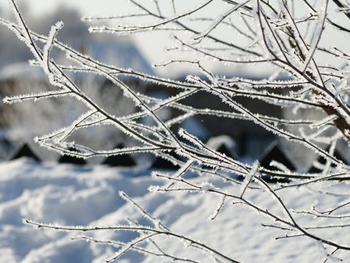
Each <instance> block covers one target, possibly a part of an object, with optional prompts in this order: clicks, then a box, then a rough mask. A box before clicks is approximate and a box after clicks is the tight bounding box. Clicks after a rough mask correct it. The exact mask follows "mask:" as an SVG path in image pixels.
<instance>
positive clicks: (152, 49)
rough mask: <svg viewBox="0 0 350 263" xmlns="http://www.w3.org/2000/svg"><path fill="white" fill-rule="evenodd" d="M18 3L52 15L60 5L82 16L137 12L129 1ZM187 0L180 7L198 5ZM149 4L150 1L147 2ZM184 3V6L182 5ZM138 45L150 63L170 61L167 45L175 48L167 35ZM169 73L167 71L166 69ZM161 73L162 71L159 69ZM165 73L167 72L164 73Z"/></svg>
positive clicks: (141, 39) (5, 0) (5, 1)
mask: <svg viewBox="0 0 350 263" xmlns="http://www.w3.org/2000/svg"><path fill="white" fill-rule="evenodd" d="M15 1H16V3H21V2H22V4H23V3H24V5H25V6H26V7H27V8H28V9H29V10H30V11H31V12H33V13H37V14H43V13H45V12H47V13H50V12H51V11H53V10H54V9H55V8H57V6H59V5H65V6H71V7H74V8H76V9H77V10H79V11H80V13H81V14H82V15H87V16H88V15H91V16H106V15H116V14H121V13H123V14H128V13H132V12H135V6H133V5H131V4H130V3H129V2H128V1H127V0H30V2H29V1H28V0H15ZM186 1H187V0H179V1H178V2H179V3H180V4H179V6H182V7H185V8H189V7H190V6H191V5H193V4H195V3H196V2H197V3H198V0H191V1H192V2H191V4H190V3H189V2H187V4H186ZM9 2H10V0H0V8H2V7H5V9H8V8H6V6H7V7H9ZM147 2H148V1H147ZM181 2H183V5H182V4H181ZM134 39H135V42H136V45H137V46H138V48H139V49H140V50H141V52H142V53H143V54H144V56H145V57H146V59H148V60H149V61H150V63H152V64H153V63H156V64H157V63H158V64H159V63H163V62H166V61H168V59H167V55H168V54H166V52H165V47H166V45H165V43H167V46H173V44H172V42H171V41H170V37H169V34H168V33H167V34H166V35H165V37H164V35H163V37H157V36H156V35H153V37H145V36H144V35H143V36H142V35H141V36H139V35H138V36H136V37H135V38H134ZM164 70H165V71H167V70H166V69H164ZM158 71H159V72H160V73H161V71H162V70H161V69H158ZM164 73H165V72H164Z"/></svg>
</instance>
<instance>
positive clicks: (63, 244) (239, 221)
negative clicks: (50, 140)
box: [0, 158, 350, 263]
mask: <svg viewBox="0 0 350 263" xmlns="http://www.w3.org/2000/svg"><path fill="white" fill-rule="evenodd" d="M150 173H151V171H150V170H144V169H142V168H141V167H138V166H136V167H134V168H111V167H106V166H102V165H94V166H88V165H87V166H74V165H70V164H57V163H50V162H48V163H37V162H35V161H32V160H30V159H26V158H21V159H18V160H14V161H11V162H4V163H1V164H0V174H1V175H0V263H9V262H21V263H34V262H35V263H63V262H64V263H73V262H74V263H77V262H93V263H97V262H105V260H106V259H108V258H110V257H111V256H113V254H114V253H115V251H116V248H115V247H113V246H108V245H105V244H98V243H94V242H86V241H85V240H81V239H82V236H87V235H89V236H92V237H95V238H96V239H99V240H117V241H124V242H127V241H129V240H130V239H132V238H135V235H136V234H134V233H128V232H121V231H119V232H117V231H106V232H94V233H79V232H70V233H68V232H63V231H54V230H43V229H38V228H35V227H32V226H29V225H26V224H23V218H28V219H31V220H34V221H37V222H44V223H52V224H57V225H74V226H78V225H89V226H106V225H118V224H122V223H125V219H127V218H129V219H130V220H134V221H136V220H137V221H138V222H139V223H140V224H143V225H146V224H148V221H147V219H146V218H145V217H143V216H142V215H141V214H140V213H139V212H138V211H137V210H136V209H135V208H134V207H133V206H132V205H130V204H129V203H126V202H125V201H124V199H122V198H121V197H120V196H119V194H118V193H119V191H124V192H125V193H126V194H127V195H129V196H131V197H132V198H133V200H135V201H136V202H137V203H138V204H139V205H141V206H142V207H143V208H144V209H145V210H147V211H148V212H150V213H151V214H152V215H153V216H155V217H157V218H159V219H160V220H161V221H162V223H163V224H165V225H166V226H168V227H169V228H170V229H172V230H173V231H175V232H177V233H180V234H184V235H186V236H189V237H191V238H193V239H195V240H200V241H201V242H203V243H206V244H208V245H210V246H212V247H214V248H215V249H217V250H219V251H221V252H222V253H224V254H226V255H228V256H230V257H232V258H233V259H235V260H237V261H239V262H305V263H309V262H320V263H321V262H324V260H325V259H326V253H325V252H324V251H323V250H322V248H320V247H319V246H318V245H317V244H316V242H314V241H312V240H310V239H308V238H304V237H294V238H290V239H284V238H282V239H275V237H282V236H284V235H285V234H286V233H284V232H283V231H281V230H278V229H271V228H264V227H262V226H261V223H266V224H271V223H273V222H272V221H271V220H270V219H269V218H264V217H261V215H259V214H257V213H256V212H255V211H252V210H250V209H247V208H244V207H242V206H239V205H230V204H226V205H225V206H224V207H223V209H222V211H221V212H220V213H219V215H218V216H217V217H216V218H215V219H214V220H211V217H212V216H213V214H215V210H216V208H217V206H218V203H219V201H220V200H219V199H218V198H216V196H215V195H209V194H203V193H186V192H181V193H166V194H161V193H153V192H149V191H148V188H149V187H150V186H151V185H161V184H162V181H161V180H160V179H158V178H153V177H150ZM192 180H193V181H196V180H204V181H210V182H211V183H213V184H215V185H216V186H220V187H221V188H222V189H224V190H227V191H239V186H237V189H236V188H235V187H232V186H230V188H229V189H228V188H227V187H228V186H226V184H225V183H224V182H221V181H220V180H218V179H213V178H209V177H208V178H200V179H199V178H193V179H192ZM226 188H227V189H226ZM341 190H342V189H339V191H341ZM343 190H344V192H346V191H348V190H346V189H343ZM290 191H294V192H295V191H296V190H295V189H293V190H290ZM299 191H300V195H299V196H298V199H297V200H289V201H287V205H289V206H291V207H293V208H295V209H304V208H305V209H306V208H309V206H310V202H311V203H312V202H316V200H317V201H318V203H322V202H328V201H327V200H323V199H320V196H318V193H316V192H312V191H307V190H305V189H303V188H300V189H299ZM247 194H248V195H250V197H249V198H250V199H251V200H252V201H253V202H256V203H257V204H259V205H261V206H266V207H267V208H268V209H275V207H274V206H275V200H273V199H272V198H268V197H267V196H265V195H264V193H260V192H258V191H254V190H251V191H249V192H248V193H247ZM289 194H290V196H292V193H291V192H290V193H289V192H288V191H285V192H283V196H284V198H285V199H286V200H288V195H289ZM293 195H294V196H295V194H293ZM310 200H311V201H310ZM341 200H342V197H341V195H339V199H337V201H341ZM333 201H334V200H333ZM328 205H331V204H328ZM305 206H307V207H305ZM298 220H300V222H302V223H304V225H307V224H308V222H309V221H308V220H313V219H312V218H311V217H310V218H309V217H306V216H300V218H299V219H298ZM310 223H311V221H310ZM326 236H327V238H329V239H336V240H341V241H343V242H345V243H347V244H349V242H350V232H348V231H344V230H342V229H332V231H329V230H328V232H327V233H326ZM72 238H74V239H76V238H77V240H72ZM156 240H158V244H159V245H161V246H162V248H163V249H164V251H166V252H167V253H170V254H174V255H177V256H181V257H189V258H192V259H195V260H198V261H199V262H212V258H211V257H210V255H208V254H205V253H203V252H201V251H198V250H196V249H194V248H192V247H190V246H189V244H186V243H185V242H181V241H178V240H173V239H171V238H168V237H164V238H162V239H156ZM150 245H151V244H150ZM342 256H343V259H344V261H343V262H350V255H348V257H347V256H346V254H343V255H342ZM118 262H123V263H126V262H133V263H134V262H170V260H169V259H168V258H163V259H162V258H154V257H150V256H146V255H144V254H141V253H138V252H128V253H126V254H125V255H124V256H123V257H121V258H120V259H119V261H118ZM224 262H225V261H224ZM327 262H337V261H336V260H334V259H331V258H329V259H328V261H327Z"/></svg>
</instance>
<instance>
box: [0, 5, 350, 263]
mask: <svg viewBox="0 0 350 263" xmlns="http://www.w3.org/2000/svg"><path fill="white" fill-rule="evenodd" d="M11 2H12V5H13V7H14V13H15V15H16V19H17V20H16V22H10V21H8V20H4V19H2V20H0V22H1V23H2V24H3V25H5V26H7V27H8V28H10V29H11V30H13V32H14V33H15V34H16V35H17V36H18V38H19V39H21V40H22V41H24V42H25V43H26V45H27V46H28V48H29V49H30V50H31V51H32V53H33V55H34V59H33V61H32V64H33V65H34V66H39V67H42V68H43V69H44V71H45V73H46V75H47V77H48V79H49V81H50V82H51V84H52V85H53V86H55V87H56V89H55V90H52V91H49V92H45V93H37V94H28V95H20V96H17V97H10V98H5V100H4V101H5V102H7V103H13V102H20V101H24V100H38V99H46V98H52V97H61V96H72V97H74V98H75V99H77V100H80V101H82V102H84V103H85V106H86V108H87V110H86V112H85V113H84V114H82V115H81V116H80V117H79V118H78V119H76V120H75V121H73V122H72V123H71V125H69V126H67V127H64V128H61V129H59V130H57V131H55V132H52V133H50V134H48V135H43V136H40V137H37V138H36V142H37V143H39V144H40V145H41V146H45V147H48V148H50V149H53V150H56V151H58V152H60V153H63V154H70V155H74V156H77V157H81V158H90V157H93V156H105V155H120V154H127V153H139V152H144V153H146V152H147V153H152V154H154V155H159V156H160V157H162V158H165V159H167V160H170V161H171V162H173V163H174V164H176V165H178V167H180V168H179V169H178V170H177V171H176V172H174V173H172V174H169V173H162V172H154V174H153V175H154V176H157V177H160V178H163V179H165V180H166V182H167V183H166V184H165V185H164V186H159V187H155V188H153V190H154V191H156V192H173V191H175V192H176V191H192V192H205V193H206V194H208V195H215V196H220V197H221V198H222V199H221V200H222V202H221V203H220V205H219V207H218V209H217V211H216V213H220V209H221V207H222V206H223V205H224V204H233V205H244V206H248V207H251V208H253V209H254V210H255V211H257V212H258V213H261V214H264V215H266V216H267V217H269V218H270V219H271V222H272V223H271V224H265V225H263V227H267V228H269V227H270V228H274V229H275V228H277V229H280V230H281V232H282V233H285V232H287V234H285V238H292V237H302V238H309V239H313V240H315V241H317V242H319V243H320V244H322V245H323V246H324V247H325V249H326V250H327V253H328V255H335V254H337V255H338V254H339V256H340V257H344V258H346V256H348V253H349V251H350V244H343V243H341V242H340V241H338V240H333V239H329V238H328V237H327V235H326V234H325V232H324V229H327V230H328V231H334V229H343V231H346V230H344V229H345V228H347V227H348V223H347V220H348V218H349V212H348V208H349V204H350V202H349V195H347V194H345V193H344V198H343V199H342V201H339V199H337V198H338V197H337V195H336V194H335V193H334V192H332V190H331V188H329V187H330V186H332V185H333V184H334V183H336V184H337V185H343V184H346V183H347V181H348V180H349V166H348V165H347V164H345V163H344V162H343V161H342V160H341V159H339V157H338V156H336V154H335V149H336V147H337V146H338V145H339V144H344V143H345V144H346V145H347V144H348V143H349V142H350V108H349V104H348V101H349V98H348V96H349V92H348V91H349V88H348V78H349V72H348V62H349V56H350V55H349V53H348V50H346V48H348V47H347V46H346V43H347V41H333V40H338V39H346V38H347V37H348V36H349V30H350V27H347V23H348V22H349V18H350V15H349V13H348V11H349V6H348V5H347V4H345V3H343V2H345V1H336V0H323V1H316V2H317V3H315V4H314V3H313V2H314V1H308V0H300V1H284V0H276V1H263V0H252V1H249V0H248V1H231V0H217V1H214V0H208V1H200V3H198V2H197V1H195V3H191V4H190V5H188V6H187V5H183V4H181V3H180V1H176V0H172V1H167V5H166V6H165V5H163V4H161V3H160V2H159V1H157V0H153V1H149V2H148V3H147V4H146V3H143V1H136V0H129V2H130V3H131V4H132V5H134V6H135V7H137V8H138V9H137V10H138V11H137V12H135V13H133V14H131V15H130V14H123V13H121V14H117V15H116V16H114V17H95V18H93V17H89V18H86V20H88V21H91V20H97V19H98V20H101V21H106V23H107V22H111V21H112V22H113V23H112V24H114V25H116V26H110V25H108V24H106V26H99V27H92V28H91V29H90V30H91V31H92V32H107V33H113V34H119V35H129V34H136V35H137V34H144V33H149V34H152V33H157V32H169V31H171V32H173V41H174V43H175V45H176V47H175V49H176V50H180V51H181V52H180V53H176V54H178V57H174V58H172V59H170V60H169V61H166V62H164V63H163V64H161V65H158V66H160V67H172V66H173V65H175V64H179V65H180V66H185V65H192V66H194V67H196V69H197V70H198V71H199V72H200V74H198V75H204V76H205V78H202V77H198V76H191V75H190V76H188V77H187V79H186V80H185V81H176V80H169V79H166V78H161V77H157V76H152V75H147V74H145V73H142V72H137V71H134V70H133V69H123V68H118V67H115V66H113V65H107V64H104V63H103V62H100V61H96V60H94V59H93V58H92V57H89V56H87V55H85V54H81V53H79V52H78V51H76V50H74V49H72V48H70V47H69V46H67V45H65V44H64V43H61V42H59V41H58V40H57V39H56V36H57V35H58V34H59V31H60V30H61V29H62V27H63V24H62V23H61V22H58V23H57V24H56V25H54V26H53V27H52V29H51V32H50V34H49V35H48V36H43V35H39V34H37V33H35V32H33V31H31V29H30V28H28V27H27V25H26V23H25V21H24V19H23V17H22V16H21V13H20V11H19V10H18V9H17V7H16V5H15V3H14V1H13V0H12V1H11ZM213 6H215V7H217V6H220V8H221V9H220V8H219V10H218V9H215V8H213ZM208 10H209V11H208ZM214 10H218V12H217V13H216V11H214ZM133 21H134V22H133ZM222 32H224V34H223V33H222ZM344 44H345V45H344ZM42 46H43V47H42ZM53 49H58V50H60V51H61V52H64V53H66V56H67V57H68V58H69V59H70V60H71V61H72V65H61V64H58V63H56V62H55V57H54V56H52V55H51V51H52V50H53ZM188 51H190V52H192V53H194V54H192V55H191V56H190V57H191V58H190V59H189V58H188V56H187V55H185V56H184V55H183V52H188ZM176 54H175V55H176ZM186 54H187V53H186ZM208 61H209V63H208ZM213 65H214V66H223V65H225V66H226V67H231V66H232V68H235V67H236V66H237V65H239V66H240V68H241V71H243V72H245V71H251V70H252V68H255V69H260V70H261V69H266V68H267V69H271V71H269V72H273V73H269V74H268V75H267V76H266V77H264V78H260V79H256V78H255V77H249V74H245V76H248V77H240V76H234V77H232V76H216V75H215V74H214V73H213ZM236 68H237V67H236ZM67 72H73V73H74V72H86V73H89V74H96V75H102V76H104V77H105V78H106V79H108V80H110V81H111V82H113V83H114V85H115V88H116V89H120V90H122V91H123V94H124V96H126V97H127V98H129V99H130V100H131V101H132V102H133V103H134V104H135V105H136V106H137V111H135V112H133V113H130V114H127V115H123V116H115V115H113V114H111V113H109V112H108V111H106V110H105V109H104V108H103V107H102V105H98V104H97V103H96V102H94V101H93V100H92V99H91V98H90V97H88V96H87V94H85V93H84V92H83V91H82V90H81V89H80V88H79V86H77V84H76V83H74V82H73V81H72V79H71V78H69V77H68V75H67ZM233 75H234V74H233ZM124 77H127V78H133V79H138V80H140V81H147V82H151V83H155V84H157V85H161V86H162V87H163V88H164V90H170V91H171V92H170V93H169V94H171V95H170V96H169V97H168V98H165V99H164V98H163V99H159V98H157V97H152V96H149V95H147V94H143V93H140V92H138V91H136V90H134V89H131V88H130V87H129V86H128V85H127V84H126V82H125V81H124ZM199 92H205V93H207V94H209V95H210V96H212V97H213V98H219V99H220V100H221V102H222V104H224V105H226V106H228V108H229V109H228V110H218V109H217V108H215V107H214V105H212V104H211V103H210V102H208V104H207V105H206V107H203V108H200V107H195V106H193V105H188V104H186V103H183V100H184V99H185V98H189V97H191V96H195V95H196V94H197V93H199ZM242 97H243V98H249V99H252V100H258V101H263V102H264V103H266V104H268V105H274V106H275V107H278V108H280V109H281V110H282V111H284V112H285V114H284V115H283V116H284V117H282V118H280V117H275V116H274V115H273V114H271V115H262V114H261V113H260V112H259V110H258V109H249V108H248V107H247V106H246V105H244V104H242V103H239V102H238V100H237V99H238V98H242ZM165 108H168V109H174V110H175V111H176V112H179V114H178V115H176V116H172V117H171V118H169V119H163V118H161V116H160V112H161V110H162V109H165ZM300 112H306V113H307V114H300ZM202 115H210V116H215V117H217V118H226V119H232V120H235V119H241V120H245V121H248V122H252V123H255V124H257V125H259V126H261V127H263V128H264V129H265V130H267V131H268V132H270V133H272V134H275V135H276V136H278V137H279V138H281V139H283V140H286V141H289V142H291V143H293V144H297V145H299V147H302V149H308V150H311V151H312V152H313V153H314V154H315V155H317V156H319V157H320V158H323V159H324V160H325V162H324V163H315V164H314V165H315V166H316V167H317V168H319V172H316V173H310V172H305V171H290V170H288V168H286V167H285V166H284V164H283V163H282V164H281V163H277V162H273V163H272V164H273V165H274V166H275V167H276V169H275V170H274V169H267V168H265V167H262V166H260V164H259V162H257V161H256V162H254V163H253V164H246V163H244V162H242V161H240V160H237V159H233V158H231V157H228V156H226V155H224V154H222V153H219V152H217V151H215V150H214V149H212V148H210V147H208V146H207V145H206V144H205V143H204V142H202V141H201V140H200V139H198V138H196V137H195V136H193V135H191V134H190V133H189V132H187V131H186V130H184V129H180V130H179V131H176V130H174V129H173V127H176V125H178V124H179V123H182V122H183V121H184V120H186V119H188V118H190V117H193V116H202ZM146 117H148V118H152V119H153V121H152V122H147V123H145V122H144V119H145V118H146ZM100 125H112V126H113V127H114V128H115V129H116V130H119V131H121V132H123V133H124V134H126V135H127V136H129V137H131V138H132V139H133V140H134V141H135V145H136V146H135V147H130V148H123V149H113V150H105V149H102V150H98V149H93V148H89V147H87V146H86V145H79V144H76V143H73V142H70V141H69V138H70V136H71V135H72V134H74V133H75V132H77V131H78V130H79V129H85V128H88V127H94V126H100ZM188 172H195V173H196V174H198V176H201V175H203V174H210V175H212V176H214V177H219V178H222V179H223V180H224V181H225V182H227V183H228V184H229V185H230V187H231V190H230V191H227V190H222V189H220V187H218V186H215V185H210V184H207V183H205V182H202V183H198V182H197V183H195V182H193V181H191V179H186V177H184V175H186V173H188ZM233 175H239V176H241V177H242V178H244V179H243V180H241V181H240V180H237V177H234V176H233ZM265 178H278V179H283V180H284V183H282V184H281V183H279V184H270V183H268V182H267V181H266V180H265ZM291 188H292V189H293V188H295V189H298V190H299V191H310V189H313V190H315V191H316V190H317V191H321V192H322V193H323V195H327V198H329V199H330V200H333V201H334V202H335V203H336V205H334V206H332V207H331V208H329V209H327V210H321V209H320V208H319V207H318V206H317V205H313V200H310V204H309V207H310V208H309V209H306V210H305V209H303V210H301V209H295V208H293V209H292V205H291V204H290V200H285V199H284V197H283V196H284V192H285V191H289V190H290V189H291ZM249 192H258V193H261V194H262V193H264V194H266V193H267V194H268V195H269V196H270V197H272V198H273V200H274V202H275V204H276V205H277V206H278V207H279V208H280V210H279V211H278V212H274V210H269V209H267V208H266V207H264V206H262V205H260V204H257V203H253V202H251V200H250V198H249V194H248V193H249ZM337 194H339V193H337ZM122 196H124V197H125V198H126V199H127V200H128V201H129V202H130V203H132V204H133V205H135V206H136V207H137V208H138V209H139V210H140V212H141V213H142V214H144V215H145V216H146V217H147V218H148V219H149V220H150V221H151V222H152V223H153V226H152V227H145V226H141V225H138V224H137V223H135V222H130V224H129V225H119V226H111V227H107V228H103V229H109V230H124V231H136V232H138V233H139V234H140V235H139V236H138V237H137V238H136V239H134V240H133V241H131V242H129V243H123V242H118V241H100V242H105V243H110V242H111V243H112V244H113V245H115V246H117V247H119V248H120V250H118V252H117V254H116V256H115V257H113V258H111V259H110V261H113V260H115V259H117V258H118V257H119V256H120V255H122V254H123V253H125V252H127V251H129V250H137V251H139V252H143V253H146V254H151V255H155V256H164V257H169V258H172V259H174V260H183V261H190V262H195V261H194V260H191V259H185V258H179V257H177V256H176V255H171V254H168V253H167V251H166V250H165V249H163V248H161V247H160V246H159V245H158V242H159V239H156V237H159V236H171V237H173V238H175V239H179V240H184V241H186V242H190V244H191V246H194V247H197V248H199V249H202V250H203V251H206V252H209V253H210V254H211V255H213V260H214V261H215V260H217V261H219V262H226V261H227V262H238V260H239V259H237V260H236V259H232V258H230V257H228V256H225V255H223V254H222V253H221V252H219V251H217V250H215V249H213V248H210V247H209V246H207V245H206V244H203V243H200V242H197V241H195V240H193V239H191V238H190V237H185V236H182V235H179V234H177V233H174V232H173V231H172V230H171V229H169V228H167V227H166V226H164V225H163V224H161V223H159V221H158V220H157V219H156V218H154V217H153V216H152V215H150V214H149V213H147V212H146V211H144V210H143V209H142V208H141V207H139V206H138V205H137V204H136V203H134V202H133V201H132V200H131V199H129V198H128V197H127V196H126V195H124V194H122ZM295 197H296V198H297V192H296V196H295ZM336 200H338V201H336ZM334 202H333V203H334ZM330 203H332V202H330ZM301 215H302V216H304V217H310V218H313V219H312V220H311V221H310V222H313V225H312V226H309V225H304V224H303V223H301V221H299V218H300V216H301ZM26 222H27V223H29V224H32V225H35V226H39V227H45V228H54V229H61V230H62V229H63V230H67V231H85V232H88V231H98V230H101V228H99V227H64V226H51V225H45V224H41V223H40V224H39V223H36V222H33V221H30V220H26ZM302 222H303V221H302ZM87 239H89V238H87ZM91 240H92V241H95V242H99V240H96V239H94V238H91ZM145 242H151V243H152V244H153V245H154V246H153V249H148V248H145V247H144V246H143V244H144V243H145ZM325 261H327V259H326V260H325Z"/></svg>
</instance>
